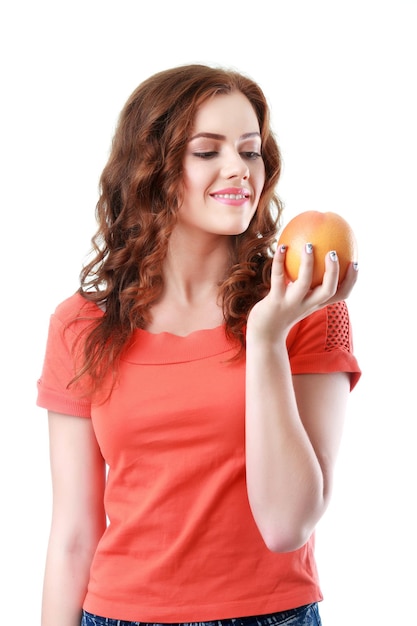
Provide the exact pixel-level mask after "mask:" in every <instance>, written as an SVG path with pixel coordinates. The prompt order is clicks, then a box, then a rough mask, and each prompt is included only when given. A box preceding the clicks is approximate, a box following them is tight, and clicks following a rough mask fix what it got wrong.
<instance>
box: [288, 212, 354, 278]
mask: <svg viewBox="0 0 417 626" xmlns="http://www.w3.org/2000/svg"><path fill="white" fill-rule="evenodd" d="M306 243H312V244H313V254H314V270H313V280H312V283H311V286H312V287H317V285H320V284H321V282H322V281H323V274H324V269H325V262H324V259H325V256H326V254H327V253H328V252H329V251H330V250H336V252H337V256H338V258H339V267H340V273H339V283H340V282H342V280H343V279H344V277H345V276H346V272H347V269H348V266H349V264H350V263H351V262H353V261H357V244H356V239H355V234H354V232H353V230H352V228H351V226H350V225H349V224H348V222H347V221H346V220H345V219H343V217H341V216H340V215H338V214H337V213H332V212H330V211H329V212H327V213H324V212H322V211H304V213H299V214H298V215H296V216H295V217H294V218H293V219H292V220H290V221H289V222H288V224H287V225H286V226H285V228H284V229H283V231H282V232H281V235H280V237H279V240H278V245H282V244H285V245H287V246H288V248H287V253H286V256H285V270H286V273H287V275H288V278H289V279H290V280H291V281H294V280H296V279H297V276H298V270H299V267H300V262H301V253H302V250H303V248H304V247H305V245H306Z"/></svg>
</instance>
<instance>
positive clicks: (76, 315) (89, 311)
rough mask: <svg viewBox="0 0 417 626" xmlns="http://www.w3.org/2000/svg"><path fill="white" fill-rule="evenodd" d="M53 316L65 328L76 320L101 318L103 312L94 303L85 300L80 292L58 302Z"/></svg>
mask: <svg viewBox="0 0 417 626" xmlns="http://www.w3.org/2000/svg"><path fill="white" fill-rule="evenodd" d="M53 316H54V317H55V318H57V319H59V320H60V322H61V323H62V324H64V325H65V326H66V325H68V324H71V323H73V322H75V321H77V320H86V319H88V320H90V321H91V320H92V319H94V318H99V317H102V316H103V311H102V310H101V309H100V308H99V307H98V306H97V305H96V304H95V303H94V302H90V301H89V300H87V299H86V298H85V297H84V296H83V295H82V294H81V293H80V292H78V291H77V292H76V293H74V294H73V295H72V296H69V298H66V299H65V300H63V301H62V302H60V303H59V304H58V305H57V307H56V309H55V311H54V313H53Z"/></svg>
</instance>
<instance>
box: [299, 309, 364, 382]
mask: <svg viewBox="0 0 417 626" xmlns="http://www.w3.org/2000/svg"><path fill="white" fill-rule="evenodd" d="M287 349H288V355H289V359H290V364H291V371H292V373H293V374H326V373H330V372H347V373H349V374H350V388H351V390H352V389H353V388H354V387H355V385H356V383H357V382H358V380H359V378H360V376H361V370H360V367H359V365H358V362H357V359H356V357H355V355H354V353H353V338H352V327H351V322H350V318H349V312H348V308H347V305H346V302H344V301H341V302H336V303H334V304H330V305H328V306H327V307H324V308H323V309H320V310H319V311H316V312H315V313H312V314H311V315H309V316H308V317H306V318H305V319H303V320H301V322H298V323H297V324H296V325H295V326H294V327H293V328H292V329H291V331H290V333H289V335H288V339H287Z"/></svg>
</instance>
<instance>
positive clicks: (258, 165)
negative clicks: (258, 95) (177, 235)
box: [178, 92, 265, 235]
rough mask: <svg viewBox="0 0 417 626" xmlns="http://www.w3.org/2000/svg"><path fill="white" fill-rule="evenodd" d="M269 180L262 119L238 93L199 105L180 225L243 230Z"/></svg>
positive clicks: (186, 168)
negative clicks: (263, 146)
mask: <svg viewBox="0 0 417 626" xmlns="http://www.w3.org/2000/svg"><path fill="white" fill-rule="evenodd" d="M264 182H265V167H264V162H263V159H262V156H261V136H260V132H259V123H258V119H257V117H256V114H255V111H254V109H253V107H252V105H251V103H250V101H249V100H248V99H247V98H246V96H244V95H243V94H242V93H240V92H233V93H232V94H228V95H225V94H221V95H216V96H214V97H212V98H211V99H209V100H207V102H205V103H204V104H203V105H202V106H201V107H200V108H199V110H198V112H197V115H196V117H195V121H194V127H193V132H192V136H191V139H190V141H189V143H188V146H187V150H186V154H185V157H184V163H183V183H184V195H183V202H182V204H181V206H180V208H179V213H178V219H179V222H178V225H179V226H180V225H181V226H182V227H183V228H184V227H186V228H187V227H188V228H189V229H190V230H191V231H192V232H194V234H196V232H197V231H199V232H202V231H204V232H206V233H211V234H217V235H237V234H240V233H243V232H244V231H245V230H246V229H247V228H248V226H249V223H250V221H251V219H252V217H253V215H254V213H255V211H256V208H257V206H258V202H259V197H260V195H261V192H262V189H263V186H264Z"/></svg>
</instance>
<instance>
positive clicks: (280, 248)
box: [279, 243, 287, 253]
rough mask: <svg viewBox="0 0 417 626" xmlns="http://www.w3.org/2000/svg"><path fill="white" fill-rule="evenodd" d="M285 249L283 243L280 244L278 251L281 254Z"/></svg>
mask: <svg viewBox="0 0 417 626" xmlns="http://www.w3.org/2000/svg"><path fill="white" fill-rule="evenodd" d="M286 249H287V246H286V245H285V243H283V244H281V245H280V247H279V251H280V252H282V253H284V252H285V251H286Z"/></svg>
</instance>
